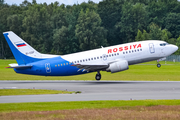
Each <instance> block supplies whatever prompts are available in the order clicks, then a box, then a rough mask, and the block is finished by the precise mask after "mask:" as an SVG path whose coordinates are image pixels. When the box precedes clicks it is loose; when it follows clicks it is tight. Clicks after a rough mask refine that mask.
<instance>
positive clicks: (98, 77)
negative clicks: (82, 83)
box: [95, 71, 101, 81]
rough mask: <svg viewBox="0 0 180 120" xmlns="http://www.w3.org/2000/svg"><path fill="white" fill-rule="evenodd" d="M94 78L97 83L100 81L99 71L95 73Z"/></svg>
mask: <svg viewBox="0 0 180 120" xmlns="http://www.w3.org/2000/svg"><path fill="white" fill-rule="evenodd" d="M95 78H96V80H97V81H99V80H100V79H101V73H100V72H99V71H98V72H97V74H96V76H95Z"/></svg>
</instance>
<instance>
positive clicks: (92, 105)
mask: <svg viewBox="0 0 180 120" xmlns="http://www.w3.org/2000/svg"><path fill="white" fill-rule="evenodd" d="M157 105H180V100H118V101H76V102H37V103H1V104H0V112H13V111H54V110H69V109H97V108H113V107H126V106H128V107H131V106H157Z"/></svg>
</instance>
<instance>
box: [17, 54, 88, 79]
mask: <svg viewBox="0 0 180 120" xmlns="http://www.w3.org/2000/svg"><path fill="white" fill-rule="evenodd" d="M47 63H48V64H50V69H51V70H49V71H50V72H49V71H47V70H46V68H45V66H46V64H47ZM28 65H32V66H33V67H32V68H31V69H30V68H29V69H24V70H21V69H14V70H15V71H16V72H17V73H21V74H30V75H42V76H69V75H78V74H84V73H87V72H86V71H84V72H82V70H81V71H78V70H79V68H77V67H75V66H72V63H71V64H70V62H69V61H67V60H64V59H62V58H61V57H60V56H59V57H55V58H49V59H46V60H41V61H37V62H34V63H31V64H28Z"/></svg>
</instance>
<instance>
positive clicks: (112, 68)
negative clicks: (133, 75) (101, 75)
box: [106, 60, 129, 73]
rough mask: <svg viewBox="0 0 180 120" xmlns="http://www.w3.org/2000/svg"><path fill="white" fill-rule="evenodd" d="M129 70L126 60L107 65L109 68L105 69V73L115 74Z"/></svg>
mask: <svg viewBox="0 0 180 120" xmlns="http://www.w3.org/2000/svg"><path fill="white" fill-rule="evenodd" d="M127 69H129V66H128V62H127V60H119V61H117V62H113V63H111V64H109V68H107V69H106V71H107V72H111V73H115V72H120V71H124V70H127Z"/></svg>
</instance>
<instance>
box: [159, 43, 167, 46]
mask: <svg viewBox="0 0 180 120" xmlns="http://www.w3.org/2000/svg"><path fill="white" fill-rule="evenodd" d="M166 45H168V43H161V44H160V46H166Z"/></svg>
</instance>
